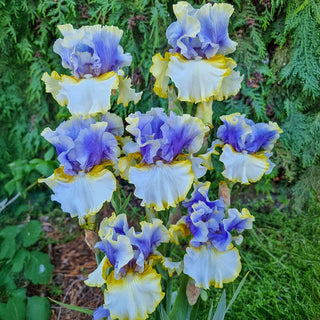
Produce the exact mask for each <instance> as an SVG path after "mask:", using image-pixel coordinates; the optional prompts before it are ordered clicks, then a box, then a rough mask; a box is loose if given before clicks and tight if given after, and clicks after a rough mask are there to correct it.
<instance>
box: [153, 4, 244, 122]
mask: <svg viewBox="0 0 320 320" xmlns="http://www.w3.org/2000/svg"><path fill="white" fill-rule="evenodd" d="M173 11H174V14H175V15H176V17H177V21H176V22H173V23H172V24H171V25H170V26H169V27H168V29H167V32H166V36H167V39H168V43H169V44H170V45H171V46H172V49H171V50H170V51H169V52H166V53H165V56H164V58H163V57H162V56H161V54H159V53H158V54H156V55H155V56H154V57H153V59H152V61H153V65H152V67H151V69H150V71H151V72H152V74H153V75H154V76H155V78H156V82H155V85H154V91H155V92H156V93H157V94H158V95H159V96H160V97H163V98H166V97H168V92H169V80H170V79H171V80H172V81H173V82H174V84H175V86H176V87H177V89H178V100H181V101H188V102H194V103H200V104H199V106H198V112H197V113H198V115H201V116H202V117H204V118H208V115H206V113H207V114H209V115H212V111H211V104H212V100H218V101H222V100H224V99H226V98H228V97H229V96H231V95H235V94H237V93H238V91H239V90H240V87H241V81H242V78H243V77H242V76H240V73H239V72H237V71H234V68H235V67H236V66H237V64H236V62H235V61H234V60H232V59H231V58H227V57H225V55H227V54H229V53H232V52H233V51H235V48H236V45H237V44H236V42H234V41H232V40H230V38H229V35H228V23H229V18H230V16H231V15H232V13H233V7H232V6H231V5H229V4H225V3H215V4H213V5H212V4H209V3H208V4H206V5H204V6H202V7H201V8H200V9H194V8H193V7H192V6H191V5H190V4H189V3H187V2H185V1H180V2H178V3H177V4H175V5H173ZM209 120H210V119H209Z"/></svg>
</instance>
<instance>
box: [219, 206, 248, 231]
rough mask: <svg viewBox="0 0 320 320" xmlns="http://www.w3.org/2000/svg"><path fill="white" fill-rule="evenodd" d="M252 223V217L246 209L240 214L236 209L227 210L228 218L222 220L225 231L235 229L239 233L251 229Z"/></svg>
mask: <svg viewBox="0 0 320 320" xmlns="http://www.w3.org/2000/svg"><path fill="white" fill-rule="evenodd" d="M253 221H254V216H252V215H251V214H250V212H249V210H248V209H245V208H244V209H242V211H241V213H240V212H239V211H238V210H237V209H229V210H228V218H227V219H224V220H223V224H224V227H225V229H226V230H228V231H231V230H233V229H235V230H236V231H237V232H239V233H241V232H242V231H243V230H246V229H252V222H253Z"/></svg>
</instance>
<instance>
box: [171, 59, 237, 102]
mask: <svg viewBox="0 0 320 320" xmlns="http://www.w3.org/2000/svg"><path fill="white" fill-rule="evenodd" d="M226 59H227V58H225V57H224V56H221V55H215V56H214V57H213V58H211V59H208V60H207V59H200V60H186V59H185V58H183V57H182V56H181V55H179V54H175V55H174V56H172V57H171V59H170V62H169V64H168V70H167V74H168V76H170V78H171V79H172V80H173V81H174V83H175V85H176V87H177V88H178V99H179V100H182V101H188V102H195V103H198V102H202V101H208V100H209V99H210V98H211V97H213V96H216V95H219V91H220V88H221V85H222V80H223V78H224V77H227V76H229V75H230V73H231V70H230V68H228V67H227V60H226Z"/></svg>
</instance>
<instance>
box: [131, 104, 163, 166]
mask: <svg viewBox="0 0 320 320" xmlns="http://www.w3.org/2000/svg"><path fill="white" fill-rule="evenodd" d="M167 119H168V116H167V115H166V114H165V113H164V110H163V109H162V108H153V109H152V110H150V111H148V112H147V113H146V114H141V113H140V112H139V111H138V112H136V113H134V114H130V115H129V117H127V118H126V121H127V122H128V123H129V125H128V126H127V128H126V130H127V131H128V132H129V133H131V134H132V135H133V136H134V137H135V140H136V142H137V144H138V145H139V147H140V152H141V154H142V161H143V162H145V163H149V164H151V163H153V162H154V157H155V156H157V154H158V152H159V149H160V146H161V139H162V131H161V130H160V128H161V126H162V125H163V124H164V123H165V121H167Z"/></svg>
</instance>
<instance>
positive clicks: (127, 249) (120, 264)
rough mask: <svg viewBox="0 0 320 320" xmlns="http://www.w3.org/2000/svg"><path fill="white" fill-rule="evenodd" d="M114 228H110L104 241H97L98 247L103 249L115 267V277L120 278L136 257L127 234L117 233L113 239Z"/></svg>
mask: <svg viewBox="0 0 320 320" xmlns="http://www.w3.org/2000/svg"><path fill="white" fill-rule="evenodd" d="M113 234H114V231H113V230H109V234H108V235H107V236H105V237H104V238H103V239H102V241H100V242H97V244H96V246H95V247H96V248H98V249H100V250H102V251H103V252H104V253H105V254H106V256H107V258H108V260H109V261H110V264H111V265H112V266H113V267H114V277H115V278H116V279H119V278H120V277H121V275H122V274H124V273H125V270H124V269H122V268H124V267H125V266H126V265H127V264H128V263H129V262H130V260H131V259H132V258H133V257H134V253H133V249H132V246H131V242H130V240H129V238H128V237H127V236H125V235H121V234H120V235H117V236H116V240H113V239H112V238H113Z"/></svg>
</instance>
